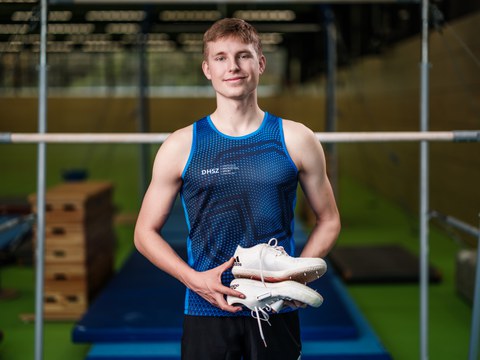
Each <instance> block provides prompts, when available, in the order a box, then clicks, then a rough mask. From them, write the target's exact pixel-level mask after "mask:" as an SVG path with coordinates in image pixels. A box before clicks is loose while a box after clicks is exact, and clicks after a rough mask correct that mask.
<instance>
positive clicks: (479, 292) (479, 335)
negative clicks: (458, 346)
mask: <svg viewBox="0 0 480 360" xmlns="http://www.w3.org/2000/svg"><path fill="white" fill-rule="evenodd" d="M479 219H480V214H479ZM478 229H479V231H478V241H477V263H476V264H475V266H476V268H477V270H476V271H475V290H474V293H473V313H472V326H471V330H470V348H469V352H468V360H477V359H478V355H479V353H478V342H479V340H480V221H479V226H478Z"/></svg>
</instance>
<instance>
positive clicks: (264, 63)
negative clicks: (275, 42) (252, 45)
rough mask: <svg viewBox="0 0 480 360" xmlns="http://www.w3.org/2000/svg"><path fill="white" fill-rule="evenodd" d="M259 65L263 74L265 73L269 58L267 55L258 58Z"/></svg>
mask: <svg viewBox="0 0 480 360" xmlns="http://www.w3.org/2000/svg"><path fill="white" fill-rule="evenodd" d="M258 65H259V66H258V69H259V72H260V75H261V74H263V72H264V71H265V67H266V66H267V58H266V57H265V55H263V54H262V55H260V58H259V59H258Z"/></svg>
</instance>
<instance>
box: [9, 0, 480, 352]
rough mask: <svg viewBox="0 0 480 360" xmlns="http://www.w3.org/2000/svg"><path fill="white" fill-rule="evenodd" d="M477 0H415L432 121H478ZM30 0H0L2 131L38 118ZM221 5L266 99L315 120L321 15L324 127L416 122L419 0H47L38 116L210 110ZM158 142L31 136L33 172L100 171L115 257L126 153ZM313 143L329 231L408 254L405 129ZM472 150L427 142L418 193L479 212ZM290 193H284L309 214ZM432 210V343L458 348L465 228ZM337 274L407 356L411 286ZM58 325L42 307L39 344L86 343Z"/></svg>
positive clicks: (111, 126) (52, 175)
mask: <svg viewBox="0 0 480 360" xmlns="http://www.w3.org/2000/svg"><path fill="white" fill-rule="evenodd" d="M479 10H480V1H477V0H469V1H462V2H459V1H454V0H445V1H432V3H431V12H430V16H431V24H430V29H431V33H430V39H429V41H430V63H431V67H430V83H429V86H430V107H429V108H430V123H429V127H430V129H431V130H434V131H450V130H476V129H478V128H480V117H479V114H480V102H479V99H480V72H479V66H480V65H479V64H480V62H479V60H478V59H479V57H480V39H479V37H478V23H479V22H480V12H479ZM38 11H39V4H38V2H36V1H28V0H25V1H13V0H11V1H0V109H1V114H0V132H12V133H15V132H36V131H37V117H38V54H39V23H38V20H39V13H38ZM226 16H228V17H232V16H235V17H242V18H245V19H246V20H249V21H251V22H252V23H253V24H254V25H255V26H256V27H257V28H258V29H259V31H260V32H261V34H262V40H263V43H264V51H265V54H266V56H267V72H266V74H264V76H263V77H262V79H261V85H260V89H259V97H260V104H261V106H262V107H263V108H264V109H266V110H268V111H270V112H272V113H274V114H278V115H280V116H282V117H284V118H290V119H294V120H297V121H300V122H303V123H305V124H306V125H308V126H309V127H310V128H311V129H312V130H314V131H318V132H321V131H325V129H326V126H327V124H326V97H327V94H326V91H327V90H326V87H327V65H328V64H327V63H328V59H329V58H328V56H329V54H328V52H327V51H326V31H325V29H326V26H325V24H327V23H329V22H331V23H333V24H334V25H335V28H336V38H337V44H336V79H335V101H336V104H335V108H336V112H337V116H336V119H335V129H336V131H368V132H370V131H418V130H419V111H420V108H419V101H420V85H419V84H420V82H419V75H420V67H419V62H420V47H421V38H420V29H421V19H420V6H419V3H418V2H403V1H402V2H400V1H399V2H374V1H372V2H370V3H365V4H362V3H358V2H352V3H348V2H341V3H335V2H332V4H313V3H308V2H307V3H300V4H299V3H296V2H292V3H287V2H279V3H278V4H275V3H270V2H266V3H258V2H255V3H253V2H252V3H250V2H245V3H244V4H240V3H215V4H206V3H203V2H202V3H199V4H194V3H192V4H187V3H185V4H184V3H182V4H178V5H172V4H162V3H161V2H155V1H153V2H150V3H148V4H147V3H146V4H143V3H142V4H140V3H135V4H134V3H128V2H125V3H123V2H118V3H115V4H113V2H112V1H103V2H98V3H97V4H93V3H87V2H82V1H78V2H77V1H61V0H56V1H51V3H50V5H49V28H48V114H47V118H48V131H49V132H78V133H101V132H118V133H123V132H138V131H144V132H171V131H173V130H175V129H177V128H179V127H182V126H185V125H187V124H190V123H191V122H193V121H194V120H196V119H198V118H200V117H202V116H204V115H206V114H208V113H209V112H210V111H211V110H212V109H213V106H214V97H213V92H212V90H211V88H210V85H209V84H208V82H207V80H206V79H205V78H204V76H203V74H202V72H201V68H200V63H201V60H202V55H201V34H202V33H203V31H204V30H205V29H206V28H207V27H208V26H209V24H211V22H212V21H214V20H216V19H218V18H221V17H226ZM140 118H141V119H140ZM157 148H158V147H157V146H155V145H148V146H138V145H118V144H116V145H115V144H103V145H102V144H98V145H72V144H62V145H61V144H56V145H48V147H47V159H48V161H47V187H53V186H56V185H58V184H60V183H62V182H65V181H67V180H68V177H69V176H71V175H72V174H77V173H82V174H83V175H85V176H86V177H87V179H89V180H91V179H92V180H106V181H110V182H112V184H113V188H114V191H113V203H114V206H115V232H116V250H115V259H114V260H115V268H116V269H118V268H120V267H121V265H122V263H123V260H124V259H125V258H126V257H127V256H128V253H129V252H130V251H131V249H132V247H131V246H132V244H131V241H132V239H131V233H132V228H133V222H134V219H135V214H136V211H137V210H138V208H139V204H140V201H141V196H142V192H143V190H144V186H145V184H144V181H145V178H144V177H143V178H142V174H140V170H141V168H140V166H139V163H141V162H142V161H143V160H144V159H142V156H144V155H145V153H144V150H145V149H147V161H148V162H151V160H152V159H153V156H154V154H155V152H156V149H157ZM328 150H329V149H327V156H328V160H329V163H330V164H335V167H334V168H332V170H331V171H332V173H333V174H332V175H334V176H333V177H334V179H335V182H334V185H335V189H336V195H337V198H338V201H339V206H340V210H341V213H342V222H343V228H344V230H343V232H342V235H341V237H340V239H339V243H338V244H339V245H342V244H345V245H348V244H363V245H369V244H372V243H383V242H385V243H399V244H402V245H403V246H405V247H407V248H408V249H409V250H411V251H412V252H413V253H415V254H418V251H419V250H418V220H417V218H418V211H419V210H418V198H419V183H418V177H419V176H418V174H419V160H418V159H419V145H418V143H414V142H412V143H393V142H392V143H388V142H387V143H366V144H348V145H347V144H339V145H337V146H335V150H334V151H332V153H329V152H328ZM0 154H1V159H2V169H1V170H0V174H1V175H0V185H1V187H0V198H2V202H3V203H8V204H9V203H12V202H14V203H17V202H18V201H19V199H20V200H23V201H27V199H28V196H30V195H32V194H34V193H35V191H36V171H37V167H36V146H35V145H12V144H0ZM142 154H143V155H142ZM479 154H480V152H479V148H478V144H477V143H461V144H458V143H455V144H454V143H432V144H431V146H430V172H431V174H430V181H429V183H430V187H431V192H430V204H429V206H430V209H432V210H434V211H436V212H438V213H439V214H444V215H448V216H452V217H455V218H457V219H460V220H461V221H463V222H465V223H467V224H470V225H472V226H474V227H478V221H479V219H478V216H479V204H480V191H479V189H478V184H479V183H480V171H479V169H480V156H479ZM147 176H148V175H147ZM142 182H143V183H142ZM303 210H304V206H303V204H302V201H299V213H301V214H302V217H303V219H304V221H305V223H306V224H307V225H308V222H309V214H308V213H304V212H303ZM430 223H431V226H432V229H431V232H432V234H431V237H432V240H431V252H432V259H431V261H432V263H433V265H435V266H436V267H437V268H439V269H440V272H441V273H442V281H441V282H440V283H439V284H433V285H431V287H432V290H431V291H432V294H433V295H432V298H431V300H430V302H431V307H432V310H431V311H432V316H431V317H432V319H431V320H430V321H431V322H432V324H431V331H432V334H431V337H432V339H431V345H430V347H431V352H432V358H433V359H459V358H466V354H467V352H468V340H469V339H468V336H469V330H470V329H469V326H470V316H471V300H470V301H469V299H468V298H465V296H463V295H462V294H459V290H458V288H457V287H458V284H457V279H456V277H455V276H456V274H457V271H458V269H457V264H456V261H457V255H458V253H459V252H460V251H461V250H462V249H469V250H470V249H474V248H476V239H475V238H474V237H472V236H471V235H468V234H465V233H463V232H461V231H458V230H457V229H454V228H452V227H450V226H447V225H446V224H445V223H443V222H442V221H441V220H438V219H435V218H432V219H431V222H430ZM23 245H24V246H22V247H20V248H17V249H16V251H15V252H14V253H8V252H7V253H4V254H2V256H3V257H2V258H0V261H1V263H0V264H1V268H0V277H1V282H0V290H2V289H3V290H5V289H8V288H14V289H15V290H16V291H15V292H17V293H18V294H17V296H16V297H15V298H14V299H5V300H0V330H1V331H2V332H3V334H4V335H3V340H2V342H1V343H0V357H2V358H5V359H12V360H15V359H25V358H31V357H32V355H31V354H32V353H33V335H32V334H33V325H32V324H31V322H29V321H26V320H25V318H24V317H22V314H25V313H28V312H32V311H33V287H34V284H33V275H32V273H33V267H32V263H33V260H32V256H33V254H32V247H31V243H27V244H23ZM28 246H30V247H28ZM348 291H349V293H350V294H351V295H352V297H353V298H354V299H355V301H356V302H357V304H358V306H359V308H360V310H361V311H362V312H363V313H364V314H365V316H366V317H367V319H368V320H369V321H370V323H371V324H372V327H373V328H374V330H375V331H376V333H377V335H378V337H379V338H380V339H381V341H382V342H383V344H384V345H385V347H386V348H387V350H388V351H389V352H390V354H391V355H392V357H393V358H395V359H412V358H415V357H417V354H418V294H417V292H418V285H416V284H400V285H399V284H389V283H387V284H385V283H384V284H374V285H372V284H348ZM380 294H383V295H384V296H385V297H387V298H386V299H388V300H387V301H392V302H391V306H389V304H388V303H385V302H384V301H381V300H380V299H379V295H380ZM393 299H395V300H393ZM406 314H408V315H406ZM399 324H401V325H399ZM71 328H72V323H71V322H68V321H67V322H56V321H54V322H47V323H46V352H47V358H48V359H52V360H56V359H83V358H84V357H85V354H86V351H87V350H86V349H87V346H86V345H79V344H72V342H71V340H70V332H71ZM397 328H400V329H402V330H401V332H400V333H399V332H398V330H397ZM452 329H455V330H454V331H452ZM449 339H452V340H451V341H449Z"/></svg>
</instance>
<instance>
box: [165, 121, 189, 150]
mask: <svg viewBox="0 0 480 360" xmlns="http://www.w3.org/2000/svg"><path fill="white" fill-rule="evenodd" d="M192 138H193V125H189V126H186V127H184V128H181V129H178V130H176V131H174V132H173V133H171V134H170V135H169V136H168V137H167V139H166V140H165V142H164V143H163V144H162V146H161V148H160V149H162V148H163V151H174V152H177V153H178V152H179V151H180V153H183V152H184V151H187V152H189V151H190V147H191V145H192Z"/></svg>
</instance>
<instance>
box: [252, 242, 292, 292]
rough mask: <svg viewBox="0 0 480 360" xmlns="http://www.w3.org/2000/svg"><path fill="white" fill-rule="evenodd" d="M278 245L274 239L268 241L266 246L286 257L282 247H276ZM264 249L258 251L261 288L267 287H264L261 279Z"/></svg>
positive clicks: (262, 278) (263, 281)
mask: <svg viewBox="0 0 480 360" xmlns="http://www.w3.org/2000/svg"><path fill="white" fill-rule="evenodd" d="M277 244H278V240H277V239H276V238H271V239H270V240H268V243H267V245H268V246H270V247H271V248H272V249H274V250H276V251H278V253H279V254H280V255H287V252H286V251H285V249H284V248H283V246H279V245H277ZM265 249H266V247H265V246H264V247H262V249H261V250H260V261H259V262H260V279H261V280H262V284H263V286H265V287H267V286H266V285H265V279H264V277H263V250H265Z"/></svg>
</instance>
